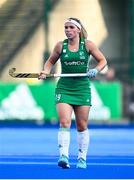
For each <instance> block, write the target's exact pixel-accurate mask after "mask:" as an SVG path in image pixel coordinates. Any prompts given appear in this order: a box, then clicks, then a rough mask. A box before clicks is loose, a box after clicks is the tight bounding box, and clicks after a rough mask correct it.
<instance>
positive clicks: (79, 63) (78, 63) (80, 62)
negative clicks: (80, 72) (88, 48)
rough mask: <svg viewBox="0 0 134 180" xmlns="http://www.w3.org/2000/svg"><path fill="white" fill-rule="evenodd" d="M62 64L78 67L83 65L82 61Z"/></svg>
mask: <svg viewBox="0 0 134 180" xmlns="http://www.w3.org/2000/svg"><path fill="white" fill-rule="evenodd" d="M64 64H65V65H66V66H72V65H73V66H80V65H84V62H82V61H69V62H68V61H65V62H64Z"/></svg>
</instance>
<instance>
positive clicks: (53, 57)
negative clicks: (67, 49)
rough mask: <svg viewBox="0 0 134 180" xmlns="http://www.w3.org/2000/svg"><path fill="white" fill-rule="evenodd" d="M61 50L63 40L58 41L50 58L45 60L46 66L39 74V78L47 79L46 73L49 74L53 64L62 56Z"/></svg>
mask: <svg viewBox="0 0 134 180" xmlns="http://www.w3.org/2000/svg"><path fill="white" fill-rule="evenodd" d="M61 51H62V42H61V41H60V42H58V43H57V44H56V45H55V47H54V49H53V51H52V53H51V54H50V56H49V58H48V60H47V61H46V62H45V64H44V68H43V70H42V71H41V72H40V74H39V79H45V78H46V74H49V73H50V71H51V69H52V67H53V65H54V64H55V63H56V62H57V61H58V59H59V58H60V55H61Z"/></svg>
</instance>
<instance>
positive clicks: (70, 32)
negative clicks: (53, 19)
mask: <svg viewBox="0 0 134 180" xmlns="http://www.w3.org/2000/svg"><path fill="white" fill-rule="evenodd" d="M79 33H80V30H79V28H77V26H75V25H74V24H72V23H70V22H67V23H65V34H66V36H67V38H68V39H73V38H75V37H76V36H78V35H79Z"/></svg>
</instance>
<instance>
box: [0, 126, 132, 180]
mask: <svg viewBox="0 0 134 180" xmlns="http://www.w3.org/2000/svg"><path fill="white" fill-rule="evenodd" d="M57 132H58V129H57V128H45V127H44V128H24V127H23V128H13V127H12V128H6V127H1V128H0V178H1V179H10V178H11V179H134V129H133V128H108V129H106V128H99V129H95V128H93V129H92V128H90V136H91V142H90V147H89V151H88V158H87V164H88V168H87V169H85V170H80V169H76V162H77V141H76V138H77V136H76V130H75V129H74V128H72V129H71V144H70V165H71V168H70V169H66V170H65V169H60V168H59V167H57V160H58V155H59V154H58V148H57Z"/></svg>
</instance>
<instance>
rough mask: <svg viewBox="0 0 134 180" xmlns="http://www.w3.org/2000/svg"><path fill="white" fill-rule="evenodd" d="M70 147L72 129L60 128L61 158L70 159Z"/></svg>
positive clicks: (59, 145) (59, 144)
mask: <svg viewBox="0 0 134 180" xmlns="http://www.w3.org/2000/svg"><path fill="white" fill-rule="evenodd" d="M69 145H70V129H69V128H60V129H59V132H58V147H59V152H60V156H61V155H65V156H67V157H68V151H69Z"/></svg>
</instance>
